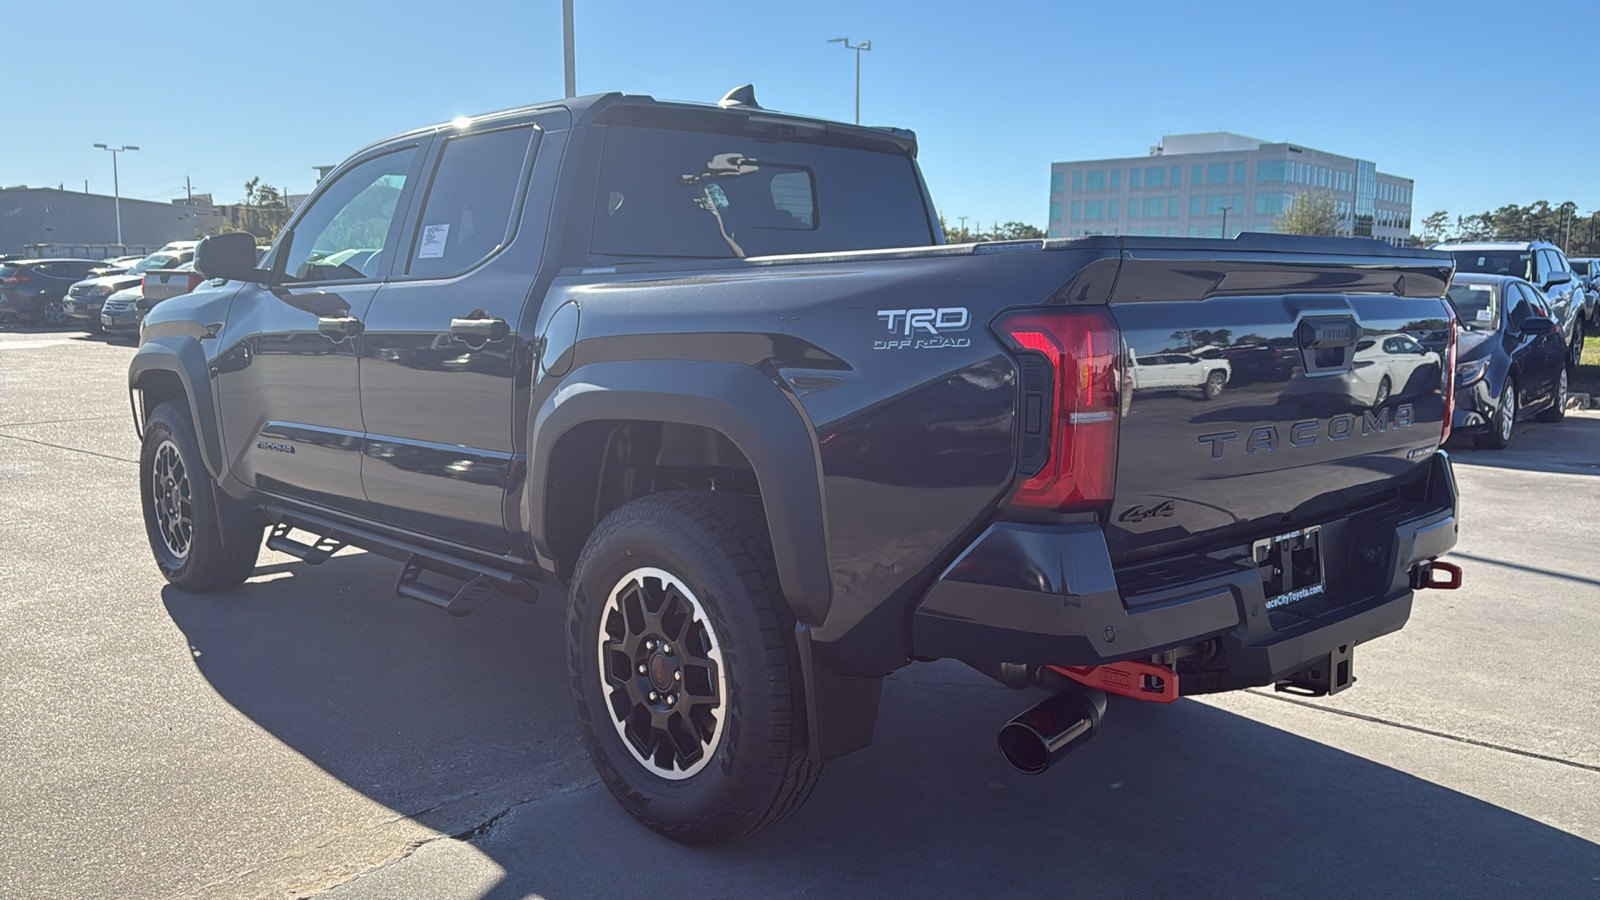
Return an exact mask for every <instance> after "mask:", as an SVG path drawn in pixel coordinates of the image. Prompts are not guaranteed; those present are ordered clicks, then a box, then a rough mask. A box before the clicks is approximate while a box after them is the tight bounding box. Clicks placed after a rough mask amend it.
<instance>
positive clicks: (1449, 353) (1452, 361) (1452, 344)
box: [1439, 303, 1457, 444]
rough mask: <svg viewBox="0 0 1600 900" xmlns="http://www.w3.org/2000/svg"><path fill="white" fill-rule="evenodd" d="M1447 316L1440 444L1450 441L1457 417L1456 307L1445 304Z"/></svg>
mask: <svg viewBox="0 0 1600 900" xmlns="http://www.w3.org/2000/svg"><path fill="white" fill-rule="evenodd" d="M1445 315H1447V316H1449V320H1448V322H1447V323H1446V326H1445V331H1446V332H1447V333H1448V337H1447V338H1446V345H1445V351H1444V430H1443V433H1442V434H1441V435H1440V436H1439V443H1440V444H1443V443H1444V442H1445V441H1448V440H1450V425H1451V422H1452V420H1454V419H1455V417H1456V331H1457V328H1456V311H1455V307H1452V306H1450V304H1448V303H1446V304H1445Z"/></svg>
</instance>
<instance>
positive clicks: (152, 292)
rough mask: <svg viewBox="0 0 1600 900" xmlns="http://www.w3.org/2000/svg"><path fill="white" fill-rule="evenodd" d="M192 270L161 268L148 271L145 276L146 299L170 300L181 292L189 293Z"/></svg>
mask: <svg viewBox="0 0 1600 900" xmlns="http://www.w3.org/2000/svg"><path fill="white" fill-rule="evenodd" d="M190 274H192V273H190V272H187V271H184V270H182V269H159V270H157V271H154V272H146V273H145V276H144V298H145V300H146V301H152V302H153V301H157V300H170V299H171V298H173V297H176V296H178V295H180V294H187V293H189V275H190Z"/></svg>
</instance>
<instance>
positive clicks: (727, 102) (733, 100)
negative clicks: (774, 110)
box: [717, 84, 761, 109]
mask: <svg viewBox="0 0 1600 900" xmlns="http://www.w3.org/2000/svg"><path fill="white" fill-rule="evenodd" d="M717 105H718V106H720V107H722V108H723V109H733V108H736V107H738V108H743V109H760V108H761V104H759V103H757V102H756V86H755V85H753V84H741V85H739V86H738V87H736V88H734V89H733V90H731V91H729V92H727V93H726V94H723V95H722V99H721V100H718V101H717Z"/></svg>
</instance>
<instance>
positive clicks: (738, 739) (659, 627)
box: [567, 491, 822, 844]
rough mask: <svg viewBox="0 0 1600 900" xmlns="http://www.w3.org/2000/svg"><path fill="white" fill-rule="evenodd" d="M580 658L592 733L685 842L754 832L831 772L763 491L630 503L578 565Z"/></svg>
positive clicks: (570, 634)
mask: <svg viewBox="0 0 1600 900" xmlns="http://www.w3.org/2000/svg"><path fill="white" fill-rule="evenodd" d="M571 586H572V587H571V597H570V602H569V605H568V608H567V669H568V672H569V675H570V679H571V681H570V683H571V685H572V699H573V708H574V712H575V713H576V715H577V719H578V727H579V729H580V731H581V733H582V735H583V742H584V745H585V747H586V748H587V749H588V751H589V758H590V759H591V760H592V761H593V762H594V766H595V770H596V771H597V772H599V774H600V779H601V781H603V782H604V783H605V785H606V787H607V788H608V789H609V790H610V791H611V793H612V796H614V797H615V798H616V800H617V802H619V803H621V804H622V806H623V808H624V809H626V810H627V811H628V813H629V814H630V815H632V816H633V817H634V818H636V819H638V820H639V821H640V822H642V823H644V824H645V825H646V826H648V827H650V828H652V829H654V830H655V831H656V832H658V833H660V834H662V835H665V836H666V837H668V838H671V839H672V840H674V841H678V842H680V843H685V844H713V843H720V842H724V841H731V840H737V839H739V838H743V837H747V836H749V835H752V834H755V833H756V832H758V831H761V830H762V829H765V828H767V827H769V826H771V825H772V824H773V823H775V822H778V821H779V820H781V819H783V818H784V817H785V816H788V815H789V814H790V813H792V812H794V811H795V810H796V809H798V808H799V807H800V805H801V804H802V803H804V802H805V800H806V798H807V797H809V796H810V794H811V791H812V790H813V789H814V788H815V787H816V784H817V780H818V778H819V777H820V776H821V774H822V766H821V765H819V764H816V763H813V762H811V760H810V758H809V756H808V752H807V725H806V700H805V683H804V680H803V678H802V675H801V668H800V656H799V648H798V645H797V644H796V640H795V619H794V615H793V613H792V612H790V610H789V605H788V602H787V601H786V600H785V599H784V596H783V591H782V589H781V588H780V587H779V585H778V578H777V572H776V567H775V565H774V563H773V560H772V544H771V539H770V538H769V537H768V536H767V528H766V519H765V516H764V515H763V512H762V507H761V504H760V501H759V500H756V499H754V498H751V497H743V496H737V495H730V494H725V493H721V492H715V491H674V492H670V493H664V494H651V495H648V496H644V497H640V498H638V499H635V500H632V501H630V502H628V503H625V504H623V505H622V506H620V507H618V508H617V509H616V510H614V511H612V512H611V514H610V515H608V516H606V518H605V520H604V521H603V522H601V523H600V525H599V527H597V528H596V529H595V531H594V533H593V534H591V535H590V536H589V539H588V541H587V542H586V543H585V545H584V548H583V553H582V554H581V555H580V556H579V558H578V562H577V564H576V566H575V567H574V571H573V575H572V578H571Z"/></svg>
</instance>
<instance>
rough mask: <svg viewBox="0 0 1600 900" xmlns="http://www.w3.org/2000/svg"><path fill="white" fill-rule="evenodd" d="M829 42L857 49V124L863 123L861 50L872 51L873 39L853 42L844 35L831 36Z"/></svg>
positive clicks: (848, 48)
mask: <svg viewBox="0 0 1600 900" xmlns="http://www.w3.org/2000/svg"><path fill="white" fill-rule="evenodd" d="M828 43H830V44H843V45H844V48H845V49H846V50H854V51H856V124H857V125H860V124H861V51H863V50H866V51H869V52H870V51H871V50H872V42H871V41H862V42H861V43H859V44H852V43H850V39H849V38H847V37H842V38H829V39H828Z"/></svg>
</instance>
